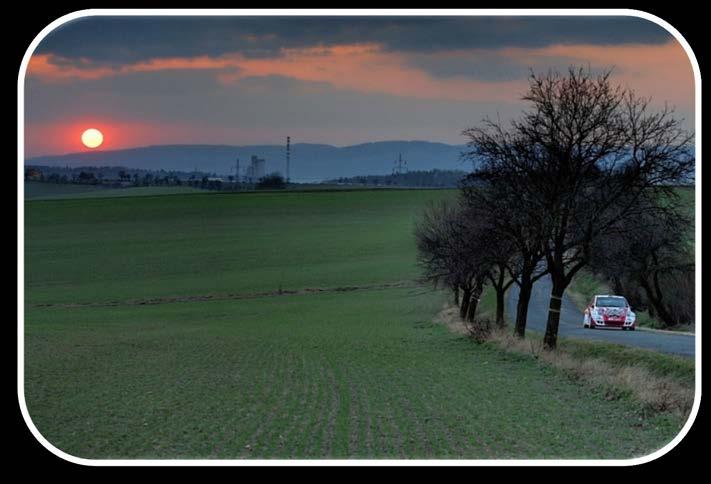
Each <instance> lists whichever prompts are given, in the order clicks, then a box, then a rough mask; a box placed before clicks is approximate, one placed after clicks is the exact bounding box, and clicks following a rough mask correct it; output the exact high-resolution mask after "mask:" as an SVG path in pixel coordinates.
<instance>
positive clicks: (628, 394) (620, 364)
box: [437, 291, 695, 423]
mask: <svg viewBox="0 0 711 484" xmlns="http://www.w3.org/2000/svg"><path fill="white" fill-rule="evenodd" d="M489 292H490V293H491V294H489V296H490V297H485V296H486V294H484V295H483V297H482V306H481V311H480V312H479V314H478V318H479V319H481V320H485V319H487V318H488V319H490V317H491V315H492V314H493V313H494V308H495V305H494V304H492V301H493V291H489ZM437 321H438V322H444V323H446V325H447V326H448V327H449V328H450V330H453V331H455V332H458V333H461V334H468V330H467V329H466V327H465V325H464V323H463V322H462V321H461V319H460V318H459V315H458V311H457V308H456V307H446V308H445V309H444V310H443V311H442V312H441V313H440V315H439V316H438V318H437ZM492 327H493V326H492ZM484 344H485V345H488V346H492V347H495V348H498V349H499V350H504V351H506V352H509V353H516V354H519V355H522V356H527V357H530V358H533V359H535V360H537V361H540V362H542V363H544V364H545V365H547V366H550V367H553V368H555V369H557V370H560V371H562V372H563V373H564V374H565V375H567V376H568V377H569V378H570V379H572V380H574V381H577V382H580V383H583V384H585V385H587V386H589V387H592V388H593V389H595V390H598V391H601V392H602V393H603V394H604V396H605V398H606V399H610V400H616V399H620V398H630V399H631V400H632V401H634V402H635V403H636V404H637V405H638V407H639V410H640V415H642V416H645V415H647V414H649V413H650V412H651V413H656V414H667V415H669V416H671V417H672V418H675V419H679V422H681V423H683V422H684V421H685V420H686V418H687V417H688V415H689V412H690V411H691V407H692V405H693V402H694V392H695V385H694V382H695V364H694V361H692V360H689V359H687V358H682V357H678V356H673V355H666V354H662V353H658V352H655V351H651V350H645V349H640V348H630V347H627V346H622V345H617V344H612V343H602V342H593V341H582V340H576V339H570V338H560V339H559V341H558V348H557V349H556V350H554V351H547V350H544V349H543V336H542V335H540V334H537V333H529V334H527V335H526V339H520V338H518V337H516V336H514V335H513V334H512V332H511V329H510V328H508V327H506V328H495V327H494V329H493V330H492V331H491V333H490V334H489V336H488V338H487V339H486V341H485V342H484Z"/></svg>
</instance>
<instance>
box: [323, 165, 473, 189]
mask: <svg viewBox="0 0 711 484" xmlns="http://www.w3.org/2000/svg"><path fill="white" fill-rule="evenodd" d="M465 176H466V173H465V172H463V171H459V170H437V169H435V170H421V171H408V172H406V173H394V174H392V175H366V176H354V177H349V178H338V179H335V180H329V181H327V182H324V183H337V184H341V185H366V186H380V187H390V186H393V187H423V188H456V187H457V186H459V183H460V182H461V181H462V179H463V178H464V177H465Z"/></svg>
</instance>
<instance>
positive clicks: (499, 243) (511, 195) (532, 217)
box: [462, 125, 547, 338]
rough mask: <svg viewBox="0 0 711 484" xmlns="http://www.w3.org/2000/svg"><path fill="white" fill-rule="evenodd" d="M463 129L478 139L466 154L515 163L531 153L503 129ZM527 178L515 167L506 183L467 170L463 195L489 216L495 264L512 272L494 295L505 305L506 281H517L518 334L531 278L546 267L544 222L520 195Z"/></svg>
mask: <svg viewBox="0 0 711 484" xmlns="http://www.w3.org/2000/svg"><path fill="white" fill-rule="evenodd" d="M492 126H493V125H492ZM465 133H466V134H468V135H469V136H470V137H472V140H475V139H478V141H472V142H470V144H469V147H470V149H471V151H470V152H469V153H467V154H466V156H470V157H471V156H475V157H477V159H478V160H479V161H480V162H481V161H482V160H489V161H490V162H491V163H492V164H494V163H498V162H499V161H501V160H510V161H508V162H509V163H511V162H514V163H518V162H517V161H514V160H516V159H521V158H524V157H527V156H529V154H528V153H527V146H525V145H524V144H521V143H520V142H518V141H517V140H514V139H512V138H511V137H510V136H508V135H506V134H504V133H503V132H502V131H498V132H497V133H495V134H493V135H492V136H491V137H490V138H488V139H484V138H483V136H479V134H482V133H481V132H479V131H478V130H476V129H472V130H467V131H466V132H465ZM525 183H527V180H526V178H525V176H520V175H516V174H513V173H511V174H510V175H509V176H508V177H507V179H506V183H501V182H498V181H496V179H495V178H491V177H490V173H489V172H488V171H485V170H481V169H480V170H477V171H475V172H474V173H472V174H470V175H469V176H467V178H466V179H465V180H464V182H463V184H462V191H463V198H464V200H466V203H467V205H468V207H469V208H470V210H474V211H476V212H478V213H479V214H480V217H481V218H485V219H486V220H487V224H488V234H489V237H490V238H491V240H492V243H493V244H496V250H498V251H499V255H498V257H496V258H495V259H497V261H498V262H499V263H498V264H497V265H498V266H499V268H501V269H503V268H504V267H505V270H506V272H507V273H508V276H509V277H510V280H509V281H508V285H507V286H499V287H501V289H502V290H501V291H498V290H497V300H499V301H500V304H501V305H502V306H503V298H504V294H503V293H504V292H505V291H506V289H508V286H510V283H515V284H516V285H518V287H519V297H518V303H517V306H516V319H515V325H514V334H516V335H517V336H519V337H521V338H523V337H524V336H525V333H526V321H527V317H528V305H529V302H530V299H531V293H532V291H533V284H534V283H535V282H536V281H537V280H538V279H540V278H541V277H543V276H544V275H545V274H546V273H547V271H546V268H545V265H544V264H542V260H543V256H544V253H543V250H542V241H543V227H542V224H541V219H540V216H539V213H538V211H537V210H535V206H534V205H533V204H531V203H526V202H527V200H526V199H525V198H523V197H521V194H522V193H523V192H522V190H521V188H520V187H519V185H522V184H525ZM504 260H505V263H503V264H502V263H501V262H503V261H504ZM500 276H501V271H499V277H500ZM494 287H497V284H495V285H494ZM498 306H499V303H498V302H497V307H498ZM498 312H499V311H498V310H497V313H498ZM502 317H503V316H502Z"/></svg>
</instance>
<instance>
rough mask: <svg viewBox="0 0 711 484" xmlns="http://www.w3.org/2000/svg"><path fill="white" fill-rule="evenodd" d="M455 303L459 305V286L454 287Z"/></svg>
mask: <svg viewBox="0 0 711 484" xmlns="http://www.w3.org/2000/svg"><path fill="white" fill-rule="evenodd" d="M454 305H455V306H459V287H455V288H454Z"/></svg>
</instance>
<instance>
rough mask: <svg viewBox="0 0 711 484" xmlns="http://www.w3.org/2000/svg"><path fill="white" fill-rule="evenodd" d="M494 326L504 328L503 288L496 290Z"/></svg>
mask: <svg viewBox="0 0 711 484" xmlns="http://www.w3.org/2000/svg"><path fill="white" fill-rule="evenodd" d="M496 325H497V326H498V327H499V328H503V327H504V288H503V287H502V288H498V287H497V288H496Z"/></svg>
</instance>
